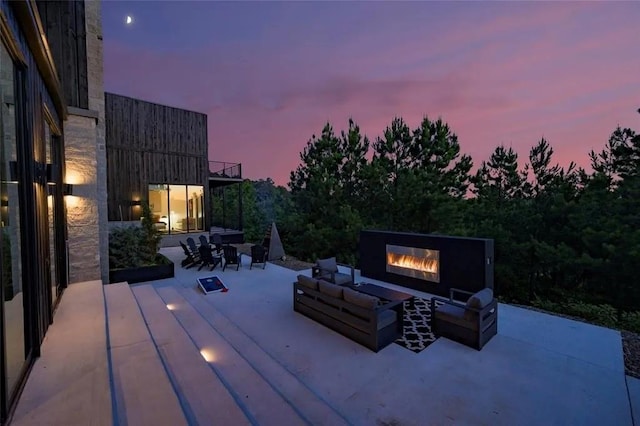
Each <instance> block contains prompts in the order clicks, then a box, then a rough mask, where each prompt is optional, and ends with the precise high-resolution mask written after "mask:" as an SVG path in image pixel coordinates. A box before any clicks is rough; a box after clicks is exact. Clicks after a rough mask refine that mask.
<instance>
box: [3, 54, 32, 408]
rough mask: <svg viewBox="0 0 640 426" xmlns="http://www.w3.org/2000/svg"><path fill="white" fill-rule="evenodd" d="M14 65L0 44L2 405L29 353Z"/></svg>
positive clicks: (6, 400)
mask: <svg viewBox="0 0 640 426" xmlns="http://www.w3.org/2000/svg"><path fill="white" fill-rule="evenodd" d="M15 77H16V75H15V68H14V65H13V61H12V59H11V57H10V56H9V54H8V52H7V50H6V48H5V47H4V45H2V44H0V238H2V241H1V243H0V282H1V291H0V293H1V294H2V297H1V299H2V309H1V312H0V314H1V315H2V321H1V323H2V325H3V326H2V329H1V330H0V337H1V339H0V340H1V341H0V343H2V345H1V349H0V350H1V351H3V357H2V358H3V360H4V362H3V364H4V365H1V366H0V372H2V379H3V383H2V388H3V391H4V392H3V394H4V395H3V396H4V400H3V401H1V402H2V404H1V405H2V406H3V407H4V408H5V409H6V407H7V406H8V403H9V401H10V400H11V399H12V398H13V397H14V396H15V393H16V390H17V387H18V384H19V382H20V378H21V376H22V374H23V371H24V368H25V366H26V360H27V358H28V356H29V350H28V349H29V346H28V345H27V339H26V338H25V336H26V333H25V318H26V315H25V305H24V291H23V282H22V254H21V250H22V238H21V232H20V203H19V192H20V191H19V190H20V183H19V176H18V169H19V167H18V164H19V163H18V161H19V160H18V153H17V142H16V108H15V93H14V92H15V90H14V88H15V87H16V86H15Z"/></svg>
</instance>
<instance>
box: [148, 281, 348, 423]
mask: <svg viewBox="0 0 640 426" xmlns="http://www.w3.org/2000/svg"><path fill="white" fill-rule="evenodd" d="M158 292H159V294H160V296H161V297H162V298H163V299H164V301H165V302H166V303H168V304H172V305H174V307H175V309H174V310H173V311H172V312H173V313H174V315H176V316H177V317H178V319H179V320H180V321H181V322H182V323H183V325H184V327H185V329H187V330H189V332H190V333H191V336H192V338H193V339H194V340H195V341H197V342H199V343H198V344H200V345H201V346H203V347H204V346H211V347H214V348H216V354H218V355H219V356H220V357H221V361H224V362H220V363H219V369H220V370H221V374H223V375H229V379H228V380H229V382H232V381H233V383H234V386H237V390H238V392H241V393H242V395H247V396H248V398H247V400H248V403H249V402H251V403H254V404H260V403H262V404H267V407H266V413H267V414H269V416H268V417H266V418H262V416H260V417H259V419H260V423H261V424H262V423H264V424H293V421H292V420H291V419H293V417H291V419H288V418H287V417H286V416H285V414H286V413H290V411H291V410H289V409H287V406H286V405H284V403H285V402H286V404H287V405H288V406H290V407H292V409H293V410H295V412H296V413H297V417H296V418H297V419H300V421H301V422H305V423H309V424H313V425H346V424H348V421H347V420H346V419H345V417H344V416H342V415H341V414H340V413H339V412H338V411H337V410H336V409H334V408H333V407H332V406H331V405H329V404H328V403H327V402H326V401H324V400H323V399H322V398H321V397H320V396H318V395H317V394H316V393H314V392H313V390H311V389H310V388H309V387H308V386H306V385H305V384H304V383H303V382H302V381H300V380H299V379H298V378H297V377H296V375H295V374H293V373H292V372H291V371H289V370H287V368H285V366H284V365H282V364H281V363H280V362H278V361H277V360H276V359H275V358H274V357H272V356H271V355H270V354H268V353H267V352H265V350H264V349H262V347H260V346H259V345H258V344H257V343H256V342H255V341H254V340H253V339H252V338H251V337H250V336H248V335H247V334H246V333H245V332H244V331H242V330H241V329H240V328H238V327H237V326H236V325H235V324H234V323H233V322H232V321H230V320H229V319H228V318H227V317H226V316H225V315H223V314H222V313H221V312H220V311H219V310H217V309H216V308H215V307H214V306H212V305H211V304H210V303H208V302H207V301H206V297H207V296H204V295H203V294H201V293H200V292H198V291H197V290H194V288H181V289H179V290H178V289H176V288H173V287H171V288H169V287H167V288H161V289H158ZM216 364H217V363H216ZM232 375H237V380H234V378H232V377H231V376H232ZM247 379H250V380H247ZM269 388H270V389H269ZM253 395H258V397H257V398H256V397H253ZM272 400H274V401H276V402H277V401H280V402H279V404H278V405H275V404H276V402H269V401H272ZM255 410H256V411H257V410H258V406H256V408H255ZM280 410H282V411H280Z"/></svg>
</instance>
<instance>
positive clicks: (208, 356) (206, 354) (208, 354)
mask: <svg viewBox="0 0 640 426" xmlns="http://www.w3.org/2000/svg"><path fill="white" fill-rule="evenodd" d="M200 355H202V358H204V360H205V361H207V362H213V360H214V357H213V351H211V350H209V349H202V350H200Z"/></svg>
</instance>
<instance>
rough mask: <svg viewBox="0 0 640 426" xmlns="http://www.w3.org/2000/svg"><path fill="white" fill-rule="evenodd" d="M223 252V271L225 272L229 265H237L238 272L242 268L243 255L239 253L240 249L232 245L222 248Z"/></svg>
mask: <svg viewBox="0 0 640 426" xmlns="http://www.w3.org/2000/svg"><path fill="white" fill-rule="evenodd" d="M222 251H223V252H224V265H223V266H222V270H223V271H224V270H225V269H226V268H227V265H236V271H237V270H238V269H239V268H240V261H241V259H242V254H240V253H238V249H237V248H236V247H234V246H231V245H225V246H222Z"/></svg>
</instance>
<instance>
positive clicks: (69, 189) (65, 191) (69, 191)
mask: <svg viewBox="0 0 640 426" xmlns="http://www.w3.org/2000/svg"><path fill="white" fill-rule="evenodd" d="M62 195H73V185H72V184H70V183H63V184H62Z"/></svg>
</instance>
